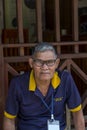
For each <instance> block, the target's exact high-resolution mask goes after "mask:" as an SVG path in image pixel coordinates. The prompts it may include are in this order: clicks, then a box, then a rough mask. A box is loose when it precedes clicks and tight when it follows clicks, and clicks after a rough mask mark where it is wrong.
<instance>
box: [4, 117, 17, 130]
mask: <svg viewBox="0 0 87 130" xmlns="http://www.w3.org/2000/svg"><path fill="white" fill-rule="evenodd" d="M3 130H16V128H15V119H9V118H7V117H4V121H3Z"/></svg>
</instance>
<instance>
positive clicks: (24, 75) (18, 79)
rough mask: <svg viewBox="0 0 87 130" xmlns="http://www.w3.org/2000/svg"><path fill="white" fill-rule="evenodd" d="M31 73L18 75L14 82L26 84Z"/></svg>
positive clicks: (13, 79)
mask: <svg viewBox="0 0 87 130" xmlns="http://www.w3.org/2000/svg"><path fill="white" fill-rule="evenodd" d="M29 75H30V72H24V73H23V74H18V75H16V76H14V77H13V78H12V81H21V82H26V80H29Z"/></svg>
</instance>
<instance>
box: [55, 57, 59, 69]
mask: <svg viewBox="0 0 87 130" xmlns="http://www.w3.org/2000/svg"><path fill="white" fill-rule="evenodd" d="M59 63H60V59H59V58H57V60H56V69H57V68H58V66H59Z"/></svg>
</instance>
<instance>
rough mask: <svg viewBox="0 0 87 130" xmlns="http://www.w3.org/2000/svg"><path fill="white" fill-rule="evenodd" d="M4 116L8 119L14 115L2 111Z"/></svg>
mask: <svg viewBox="0 0 87 130" xmlns="http://www.w3.org/2000/svg"><path fill="white" fill-rule="evenodd" d="M4 116H5V117H7V118H9V119H14V118H16V115H11V114H9V113H7V112H6V111H5V112H4Z"/></svg>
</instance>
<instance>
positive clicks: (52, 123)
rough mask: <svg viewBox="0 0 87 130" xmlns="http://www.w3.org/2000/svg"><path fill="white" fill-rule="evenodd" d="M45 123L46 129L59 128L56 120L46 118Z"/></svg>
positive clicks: (57, 129) (55, 129) (53, 129)
mask: <svg viewBox="0 0 87 130" xmlns="http://www.w3.org/2000/svg"><path fill="white" fill-rule="evenodd" d="M47 125H48V130H60V125H59V121H58V120H48V121H47Z"/></svg>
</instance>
